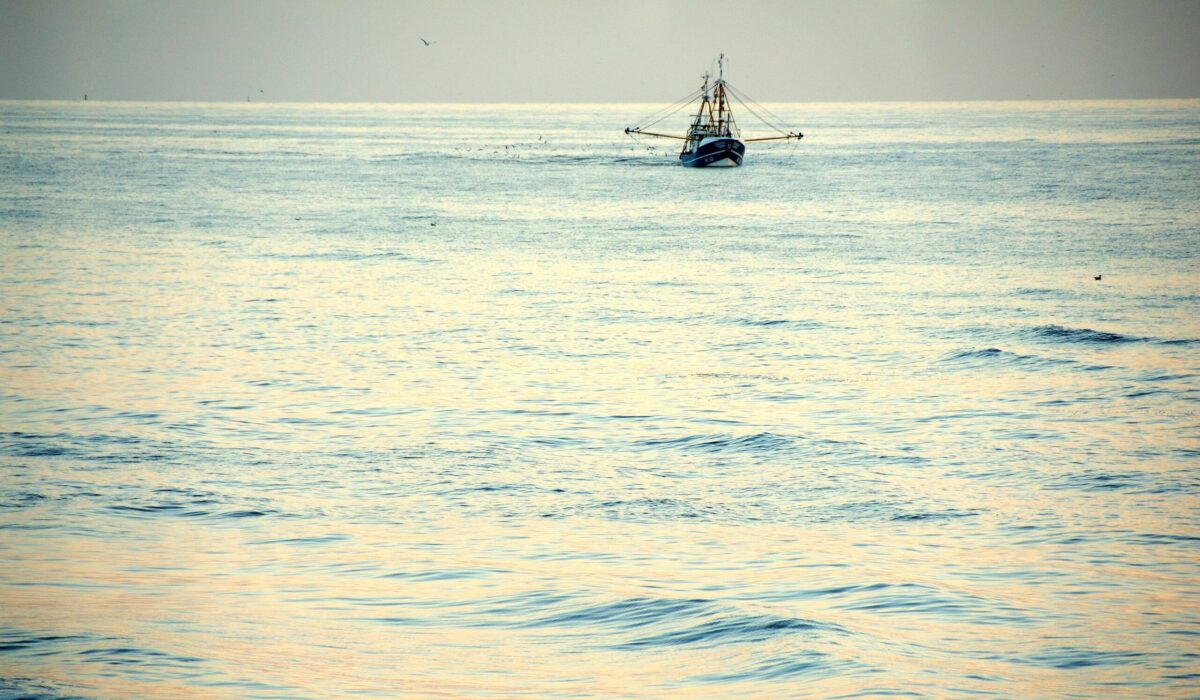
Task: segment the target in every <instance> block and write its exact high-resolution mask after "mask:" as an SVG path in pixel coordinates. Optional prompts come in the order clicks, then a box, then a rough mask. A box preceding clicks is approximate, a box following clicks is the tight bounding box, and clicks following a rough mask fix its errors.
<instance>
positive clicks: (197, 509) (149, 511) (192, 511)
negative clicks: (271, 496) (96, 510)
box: [105, 499, 282, 520]
mask: <svg viewBox="0 0 1200 700" xmlns="http://www.w3.org/2000/svg"><path fill="white" fill-rule="evenodd" d="M212 505H220V502H218V501H216V500H209V499H200V500H190V501H164V502H159V503H119V504H115V505H109V506H106V507H105V510H107V511H109V512H111V513H116V514H118V515H125V516H130V517H137V518H151V517H160V516H169V517H179V518H200V519H208V520H240V519H243V518H262V517H267V516H272V515H275V516H279V515H282V513H281V512H280V511H278V510H274V509H270V508H235V509H232V510H223V509H218V508H210V507H204V506H212Z"/></svg>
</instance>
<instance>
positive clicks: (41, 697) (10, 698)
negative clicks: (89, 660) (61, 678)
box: [0, 677, 94, 700]
mask: <svg viewBox="0 0 1200 700" xmlns="http://www.w3.org/2000/svg"><path fill="white" fill-rule="evenodd" d="M92 697H94V696H90V695H83V694H79V693H78V691H73V690H71V689H69V688H67V687H65V686H64V685H62V684H58V683H51V682H50V681H46V680H43V679H40V678H16V677H14V678H0V700H87V699H88V698H92Z"/></svg>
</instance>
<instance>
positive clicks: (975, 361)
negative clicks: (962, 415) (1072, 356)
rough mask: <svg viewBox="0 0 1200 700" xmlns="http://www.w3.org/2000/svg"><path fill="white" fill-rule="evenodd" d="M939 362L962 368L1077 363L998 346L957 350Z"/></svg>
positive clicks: (1042, 366)
mask: <svg viewBox="0 0 1200 700" xmlns="http://www.w3.org/2000/svg"><path fill="white" fill-rule="evenodd" d="M940 362H941V364H944V365H951V366H957V367H963V368H979V367H1025V368H1031V369H1044V368H1050V367H1056V366H1061V365H1073V364H1077V363H1076V362H1075V361H1074V360H1065V359H1056V358H1050V357H1039V356H1037V355H1021V354H1018V353H1015V352H1011V351H1008V350H1001V349H1000V348H983V349H974V348H972V349H970V350H959V351H958V352H953V353H950V354H949V355H946V356H944V357H942V358H941V360H940Z"/></svg>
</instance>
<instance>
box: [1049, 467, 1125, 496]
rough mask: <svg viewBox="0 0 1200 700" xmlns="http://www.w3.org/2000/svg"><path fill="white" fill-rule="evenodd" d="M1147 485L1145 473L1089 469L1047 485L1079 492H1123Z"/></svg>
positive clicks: (1050, 487)
mask: <svg viewBox="0 0 1200 700" xmlns="http://www.w3.org/2000/svg"><path fill="white" fill-rule="evenodd" d="M1146 483H1147V474H1145V473H1143V472H1128V471H1126V472H1116V471H1111V470H1100V469H1087V470H1084V471H1080V472H1075V473H1072V474H1066V475H1064V476H1061V477H1058V478H1057V479H1055V480H1054V481H1052V482H1050V483H1048V484H1046V488H1047V489H1050V490H1052V491H1053V490H1060V489H1070V490H1078V491H1101V492H1103V491H1121V490H1125V489H1137V488H1142V487H1144V486H1145V485H1146Z"/></svg>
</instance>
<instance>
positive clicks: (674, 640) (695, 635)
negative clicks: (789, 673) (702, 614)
mask: <svg viewBox="0 0 1200 700" xmlns="http://www.w3.org/2000/svg"><path fill="white" fill-rule="evenodd" d="M845 631H846V630H845V629H844V628H842V627H840V626H838V625H834V624H831V623H821V622H816V621H813V620H803V619H799V618H794V617H778V616H774V615H745V614H738V615H727V616H721V617H718V618H716V619H712V620H706V621H704V622H701V623H699V624H696V625H691V626H687V627H684V628H682V629H674V630H670V631H666V632H662V633H659V634H652V635H649V636H643V637H638V638H636V639H632V640H630V641H627V642H622V643H620V644H616V645H614V648H617V649H627V650H640V649H647V648H652V647H672V646H685V645H696V646H713V645H724V644H753V643H759V642H765V641H767V640H770V639H775V638H779V637H783V636H788V635H794V634H798V633H801V632H806V633H813V634H817V633H823V632H843V633H844V632H845Z"/></svg>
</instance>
